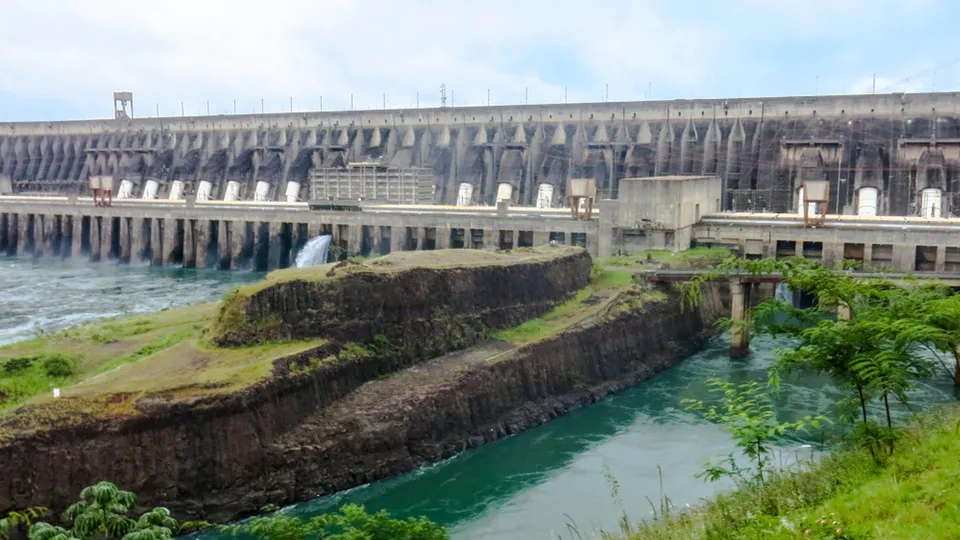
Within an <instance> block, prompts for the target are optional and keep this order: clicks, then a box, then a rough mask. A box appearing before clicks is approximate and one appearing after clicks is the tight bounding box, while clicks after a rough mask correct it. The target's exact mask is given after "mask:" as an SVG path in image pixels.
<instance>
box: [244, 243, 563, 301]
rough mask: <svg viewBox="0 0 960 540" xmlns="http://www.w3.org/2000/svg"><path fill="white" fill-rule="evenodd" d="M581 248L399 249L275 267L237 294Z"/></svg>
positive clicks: (542, 257)
mask: <svg viewBox="0 0 960 540" xmlns="http://www.w3.org/2000/svg"><path fill="white" fill-rule="evenodd" d="M579 249H580V248H576V247H571V246H538V247H535V248H517V249H514V250H511V251H486V250H477V249H438V250H430V251H398V252H395V253H390V254H388V255H384V256H382V257H375V258H370V259H364V258H359V257H358V258H354V259H351V260H350V261H349V264H346V265H344V264H343V263H342V262H341V263H329V264H322V265H318V266H310V267H307V268H284V269H282V270H274V271H273V272H270V273H269V274H267V276H266V277H265V278H264V279H263V280H261V281H258V282H256V283H250V284H248V285H244V286H242V287H240V288H238V289H237V292H238V294H240V295H244V296H245V295H250V294H253V293H256V292H257V291H261V290H263V289H266V288H267V287H270V286H271V285H275V284H277V283H280V282H284V281H292V280H296V279H303V280H309V281H324V280H327V279H330V278H333V277H342V276H344V275H346V274H351V273H355V272H375V273H391V272H399V271H402V270H409V269H412V268H433V269H442V268H456V267H465V266H467V267H476V266H500V265H509V264H519V263H529V262H537V261H549V260H551V259H554V258H556V257H559V256H563V255H566V254H571V253H576V252H577V251H579Z"/></svg>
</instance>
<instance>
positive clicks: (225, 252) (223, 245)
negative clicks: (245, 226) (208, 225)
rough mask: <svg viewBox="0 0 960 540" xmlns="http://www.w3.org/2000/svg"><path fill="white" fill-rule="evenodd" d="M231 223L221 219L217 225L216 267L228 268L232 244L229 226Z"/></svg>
mask: <svg viewBox="0 0 960 540" xmlns="http://www.w3.org/2000/svg"><path fill="white" fill-rule="evenodd" d="M231 225H233V223H231V222H229V221H226V220H224V221H221V222H220V224H219V225H217V249H218V250H219V251H220V252H219V253H217V268H218V269H220V268H230V259H231V258H232V254H233V251H232V249H231V248H232V246H231V245H230V226H231Z"/></svg>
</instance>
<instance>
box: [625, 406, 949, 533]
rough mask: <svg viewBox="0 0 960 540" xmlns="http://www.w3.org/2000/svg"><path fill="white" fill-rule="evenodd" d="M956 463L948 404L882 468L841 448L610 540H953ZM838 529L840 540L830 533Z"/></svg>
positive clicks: (914, 428)
mask: <svg viewBox="0 0 960 540" xmlns="http://www.w3.org/2000/svg"><path fill="white" fill-rule="evenodd" d="M958 456H960V406H956V405H954V406H951V407H948V408H945V409H942V410H940V411H937V412H934V413H930V414H928V415H925V416H923V417H921V419H920V420H919V421H918V423H916V424H915V425H913V426H911V427H910V428H908V429H907V431H906V433H905V435H904V437H903V438H902V439H901V440H900V441H899V443H898V447H897V449H896V451H895V453H894V455H893V456H892V457H889V458H885V459H884V460H883V461H882V462H881V463H878V462H876V461H875V460H874V459H873V458H872V457H871V456H870V455H869V454H868V453H867V452H865V451H861V450H841V451H838V452H836V453H834V454H833V455H830V456H828V457H826V458H824V459H822V460H821V461H820V462H818V463H815V464H811V463H807V464H805V465H804V466H803V467H802V468H800V469H799V470H795V471H792V472H787V473H784V474H781V475H779V476H776V477H774V478H773V479H772V480H770V481H769V482H768V483H767V484H766V485H765V486H752V487H744V488H741V489H740V490H737V491H732V492H726V493H723V494H721V495H719V496H718V497H716V498H714V499H712V500H710V501H708V502H706V503H705V504H703V505H702V506H700V507H696V508H694V509H692V510H688V511H686V512H682V513H672V514H671V513H668V514H667V515H666V516H665V517H664V516H663V515H662V514H661V515H659V516H658V518H659V519H658V520H657V521H651V522H645V523H641V524H639V525H638V526H636V527H635V528H634V529H633V530H632V531H629V532H626V533H625V534H620V535H609V536H608V538H621V539H622V538H627V539H629V540H667V539H669V540H687V539H691V540H692V539H711V540H726V539H730V540H733V539H737V540H779V539H783V540H786V539H797V538H848V539H877V540H880V539H883V540H901V539H902V540H926V539H929V540H934V539H937V540H939V539H949V538H960V459H958ZM820 520H825V522H826V523H825V524H823V525H821V524H819V523H818V522H819V521H820ZM808 529H810V530H811V533H810V534H809V535H807V534H806V531H807V530H808ZM837 529H841V530H842V536H840V535H836V534H835V533H836V530H837ZM831 534H833V535H834V536H831Z"/></svg>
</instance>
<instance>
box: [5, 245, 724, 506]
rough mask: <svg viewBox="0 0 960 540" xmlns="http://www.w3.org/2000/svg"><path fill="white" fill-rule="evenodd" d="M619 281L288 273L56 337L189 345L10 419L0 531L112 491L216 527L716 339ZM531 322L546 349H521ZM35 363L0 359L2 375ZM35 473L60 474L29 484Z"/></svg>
mask: <svg viewBox="0 0 960 540" xmlns="http://www.w3.org/2000/svg"><path fill="white" fill-rule="evenodd" d="M465 253H468V254H469V256H468V257H472V259H468V260H464V256H465ZM458 261H459V262H458ZM328 274H333V275H328ZM618 276H619V277H617V278H616V279H612V278H611V277H610V276H608V275H607V274H606V272H600V271H599V270H596V269H593V268H592V264H591V259H590V257H589V256H588V255H587V253H586V252H585V251H584V250H583V249H580V248H575V247H563V246H545V247H543V248H537V249H530V250H526V249H521V250H514V251H512V252H510V253H505V252H503V253H497V252H489V251H472V252H463V251H453V250H439V251H435V252H433V253H423V252H421V253H403V254H394V255H390V256H387V257H382V258H374V259H369V260H364V261H360V262H358V263H347V264H344V263H342V262H341V263H332V264H327V265H320V266H315V267H306V268H299V269H288V270H284V271H278V272H274V273H271V274H270V275H269V276H268V278H267V279H266V280H264V281H263V282H261V283H257V284H252V285H248V286H244V287H240V288H238V289H237V290H235V291H233V292H232V293H229V294H228V295H227V296H226V297H225V299H224V302H223V303H222V304H221V305H220V306H213V305H205V306H195V307H190V308H181V309H179V310H168V311H165V312H160V313H155V314H150V315H142V316H138V318H137V319H136V320H135V321H128V322H127V323H126V324H123V322H122V321H118V323H110V324H108V325H107V327H103V328H101V327H96V328H89V329H85V330H83V331H78V332H73V333H71V334H70V336H71V337H69V338H66V337H65V338H63V339H61V338H59V337H58V338H57V339H56V340H54V341H51V342H50V343H49V344H47V345H46V346H48V347H49V348H50V350H53V351H56V350H58V349H57V348H58V347H76V346H82V347H87V349H85V350H89V351H93V350H92V349H89V347H93V348H94V349H96V348H97V347H103V346H104V345H102V344H101V345H96V344H95V343H92V344H91V343H87V341H84V340H89V339H92V338H89V337H84V336H89V335H93V334H95V333H97V332H101V333H102V332H105V331H107V329H108V328H109V329H110V330H109V331H111V332H128V330H125V329H131V328H135V329H138V330H137V332H135V333H132V334H130V333H126V334H118V335H117V338H116V340H115V341H113V342H111V343H110V347H112V349H111V350H116V351H122V350H126V349H130V350H134V349H139V347H140V345H138V343H140V342H142V341H143V340H157V339H158V338H160V337H163V336H169V335H177V336H179V338H178V339H180V341H177V342H172V341H170V340H169V339H168V340H167V342H166V343H167V344H168V345H169V347H168V348H166V349H160V350H157V351H155V352H154V353H153V354H151V355H148V356H145V357H138V358H137V359H135V360H132V361H131V362H129V363H127V364H124V365H122V366H120V367H119V368H117V369H114V370H111V371H110V372H108V373H107V374H105V375H104V374H101V375H99V376H96V377H92V375H96V374H97V373H98V371H97V369H98V365H97V364H96V361H95V360H94V361H93V362H92V365H91V364H82V365H84V366H88V369H90V370H91V371H89V372H85V373H81V374H80V375H79V376H78V384H76V385H69V386H65V387H64V388H62V389H61V390H62V394H61V397H60V398H59V399H58V400H56V402H50V401H49V400H44V399H39V398H38V399H36V400H33V401H29V402H27V403H25V404H22V405H20V406H18V407H14V408H12V409H8V410H7V411H6V412H4V414H3V415H0V468H2V470H5V471H10V472H11V474H12V475H13V476H12V477H11V479H10V481H9V482H7V483H5V484H4V485H3V486H0V511H4V510H7V509H13V508H22V507H27V506H33V505H37V504H42V505H44V506H48V507H51V508H54V509H57V510H59V509H62V508H63V507H64V506H65V505H66V504H68V503H69V502H71V501H70V498H72V497H73V496H74V495H75V492H76V490H77V489H79V488H81V487H83V486H85V485H88V484H90V483H92V482H95V481H98V480H101V479H109V480H110V481H112V482H115V483H116V484H118V485H120V486H122V487H123V488H124V489H130V490H132V491H135V492H137V493H138V495H139V496H140V498H141V502H142V503H143V504H146V505H151V504H159V503H161V502H162V503H163V504H165V505H167V506H169V507H170V508H171V510H173V511H174V512H175V514H176V515H177V516H179V517H182V518H202V519H211V520H217V521H223V520H228V519H232V518H236V517H238V516H243V515H248V514H249V513H251V512H255V511H256V510H257V509H259V508H262V507H263V506H264V505H267V504H281V505H282V504H288V503H291V502H295V501H300V500H304V499H306V498H312V497H314V496H316V495H318V494H323V493H331V492H334V491H339V490H343V489H347V488H349V487H353V486H356V485H360V484H363V483H367V482H370V481H373V480H377V479H381V478H386V477H389V476H393V475H396V474H399V473H402V472H406V471H409V470H411V469H412V468H414V467H416V466H419V465H421V464H425V463H430V462H434V461H437V460H440V459H443V458H445V457H449V456H452V455H455V454H456V453H458V452H460V451H462V450H464V449H466V448H470V447H474V446H477V445H480V444H483V443H485V442H489V441H492V440H496V439H497V438H500V437H503V436H506V435H507V434H509V433H514V432H517V431H521V430H523V429H527V428H529V427H532V426H535V425H538V424H540V423H542V422H545V421H547V420H549V419H550V418H553V417H556V416H558V415H560V414H563V413H565V412H567V411H569V410H572V409H574V408H576V407H579V406H582V405H584V404H587V403H590V402H592V401H595V400H597V399H600V398H601V397H602V396H604V395H606V394H607V393H609V392H612V391H617V390H619V389H622V388H625V387H626V386H628V385H630V384H633V383H635V382H637V381H639V380H642V379H644V378H646V377H649V376H650V375H652V374H653V373H655V372H657V371H659V370H660V369H663V368H665V367H667V366H669V365H672V364H674V363H676V362H678V361H680V360H682V359H683V358H684V357H685V356H686V355H688V354H691V353H692V352H694V351H695V350H696V349H697V348H698V347H700V346H701V345H702V344H703V343H704V342H705V340H706V339H707V338H708V337H709V336H710V331H709V329H710V327H711V324H712V322H713V320H715V319H716V317H717V316H719V313H720V311H721V310H722V298H721V297H722V294H721V293H722V291H721V290H719V289H717V290H714V288H710V289H709V290H708V291H706V295H705V301H704V302H703V303H702V305H701V307H700V308H699V310H698V311H697V310H694V311H690V310H688V311H686V312H681V311H680V310H679V303H678V302H677V301H676V299H675V298H672V297H671V295H672V294H673V293H671V292H655V291H646V290H645V289H644V288H643V287H641V286H639V285H638V284H634V283H633V282H632V281H631V279H630V274H629V273H626V274H623V275H622V276H621V275H619V274H618ZM624 278H626V279H624ZM711 287H712V286H711ZM293 293H299V294H293ZM561 308H562V309H561ZM334 311H336V312H337V315H336V316H335V317H331V316H330V313H333V312H334ZM238 314H239V315H242V318H239V319H238V318H237V315H238ZM198 317H199V318H198ZM534 319H536V320H537V321H538V322H537V324H536V325H535V327H536V328H537V329H538V330H537V331H538V332H539V334H531V333H530V331H529V330H522V331H520V330H517V329H518V328H520V327H521V326H522V325H523V324H525V322H527V321H531V320H534ZM197 321H200V322H199V323H198V322H197ZM298 321H302V322H298ZM165 325H166V326H165ZM170 332H174V334H171V333H170ZM98 335H99V334H98ZM268 340H271V341H268ZM217 341H219V342H221V343H223V344H225V345H229V346H228V347H221V346H218V345H216V342H217ZM75 342H76V343H75ZM249 343H253V345H248V344H249ZM23 346H24V345H13V346H10V347H5V348H0V361H6V360H8V359H11V358H17V357H18V355H22V354H24V353H23V351H22V350H21V349H18V347H23ZM31 346H33V345H31ZM70 350H76V349H70ZM85 354H86V353H85ZM89 354H93V355H94V357H98V356H96V355H97V354H99V353H97V352H95V351H93V352H90V353H89ZM106 357H108V358H112V356H110V355H106ZM377 418H380V419H381V420H377ZM78 456H84V459H83V460H80V459H78V458H77V457H78ZM38 460H42V461H43V462H44V463H50V464H51V465H50V466H49V467H42V468H41V467H34V466H31V465H30V464H33V463H36V462H38Z"/></svg>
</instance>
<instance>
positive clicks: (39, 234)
mask: <svg viewBox="0 0 960 540" xmlns="http://www.w3.org/2000/svg"><path fill="white" fill-rule="evenodd" d="M45 217H46V216H44V215H43V214H37V215H35V216H33V256H34V257H41V256H43V248H44V246H46V242H44V241H43V236H44V234H43V233H44V232H45V231H44V229H45V227H44V226H43V221H44V219H43V218H45Z"/></svg>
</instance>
